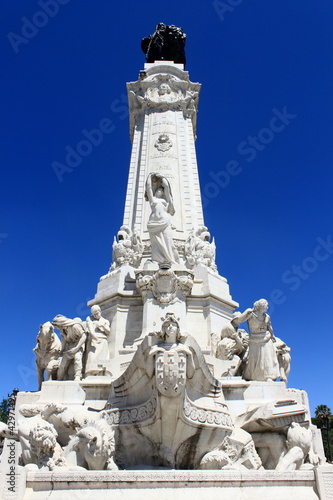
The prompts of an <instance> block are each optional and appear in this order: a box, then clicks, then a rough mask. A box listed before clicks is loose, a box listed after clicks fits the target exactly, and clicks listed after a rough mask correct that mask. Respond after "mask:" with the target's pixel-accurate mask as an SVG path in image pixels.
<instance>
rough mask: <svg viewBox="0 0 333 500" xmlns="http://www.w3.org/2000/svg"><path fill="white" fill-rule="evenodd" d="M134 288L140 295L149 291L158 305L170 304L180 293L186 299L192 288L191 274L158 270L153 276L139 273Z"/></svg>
mask: <svg viewBox="0 0 333 500" xmlns="http://www.w3.org/2000/svg"><path fill="white" fill-rule="evenodd" d="M136 286H137V289H138V290H139V291H140V293H141V294H143V293H146V292H147V291H151V293H152V294H153V297H154V299H155V300H156V301H157V302H158V303H159V304H171V303H172V302H173V301H174V300H175V299H176V297H177V293H178V292H181V293H182V295H183V296H185V297H187V296H188V295H189V294H190V293H191V290H192V287H193V274H192V273H177V274H176V273H175V272H174V271H172V270H171V269H159V270H158V271H157V272H156V273H154V274H153V275H150V274H142V273H139V274H138V275H137V278H136Z"/></svg>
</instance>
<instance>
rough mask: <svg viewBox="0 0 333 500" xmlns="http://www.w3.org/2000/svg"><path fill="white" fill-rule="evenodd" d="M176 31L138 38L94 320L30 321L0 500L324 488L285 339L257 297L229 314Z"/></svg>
mask: <svg viewBox="0 0 333 500" xmlns="http://www.w3.org/2000/svg"><path fill="white" fill-rule="evenodd" d="M185 41H186V35H185V34H184V33H183V31H182V29H181V28H177V27H175V26H166V25H164V24H162V23H160V24H158V25H157V27H156V29H155V31H154V33H153V34H152V35H150V36H149V37H147V38H145V39H143V41H142V48H143V50H144V52H145V54H146V59H147V62H146V64H145V66H144V69H143V70H142V71H140V74H139V79H138V80H137V81H135V82H131V83H128V84H127V89H128V99H129V110H130V136H131V140H132V154H131V160H130V168H129V177H128V185H127V193H126V201H125V211H124V218H123V221H122V222H120V224H119V225H120V229H119V232H118V234H117V237H115V240H114V243H113V247H112V258H113V262H112V264H111V266H110V269H109V271H108V272H107V273H106V274H105V275H104V276H102V277H101V278H100V280H99V283H98V285H97V292H96V295H95V297H94V299H93V300H91V301H90V303H89V306H90V307H91V315H90V316H88V317H87V318H86V319H82V318H73V319H71V318H67V317H65V316H63V315H61V314H57V313H58V311H57V310H56V309H57V308H56V305H55V316H54V318H50V321H48V322H47V323H45V324H44V325H41V326H40V329H39V333H38V336H37V345H36V347H35V349H34V351H35V353H36V364H37V372H38V384H39V390H38V391H37V392H27V393H18V395H17V398H16V413H15V415H14V414H13V416H12V419H13V421H12V424H10V422H9V423H8V426H6V425H3V426H2V427H1V429H0V430H1V433H2V436H4V437H5V438H6V441H5V445H4V452H3V455H2V462H1V473H2V474H1V481H0V489H1V498H10V499H11V498H17V499H24V500H28V499H29V500H37V499H38V500H40V499H44V498H45V499H46V498H48V499H51V500H64V499H67V498H71V499H72V498H88V497H90V496H91V495H93V496H94V498H95V499H96V500H99V499H104V498H105V497H106V495H108V494H109V495H110V497H112V498H113V499H115V500H117V499H120V498H124V497H125V496H126V498H129V499H132V498H133V499H134V498H136V499H137V498H141V497H143V495H145V497H147V498H153V497H155V496H156V495H158V496H159V497H160V498H162V499H164V498H165V499H167V498H170V497H171V498H173V499H176V500H178V499H180V498H182V499H183V500H184V499H185V500H186V499H190V498H191V499H193V498H194V499H196V498H201V497H202V495H205V496H207V498H212V499H214V498H224V499H225V500H228V499H233V500H237V499H244V498H247V499H257V498H259V497H260V496H262V497H263V498H270V499H273V500H274V499H276V500H277V499H279V500H280V499H282V498H288V497H291V498H293V499H295V500H315V499H322V500H324V499H332V498H333V466H330V465H328V464H326V463H325V462H326V461H325V457H324V453H323V446H322V441H321V435H320V432H319V431H318V429H317V428H316V427H315V426H313V425H312V424H311V419H310V413H309V405H308V400H307V395H306V393H305V392H304V391H301V390H297V389H290V388H288V387H287V378H288V374H289V371H290V359H291V358H290V349H289V348H288V346H287V344H286V343H285V342H284V341H283V340H281V339H279V338H278V337H276V336H275V334H274V331H273V327H272V324H271V320H270V317H269V315H268V314H267V309H268V303H267V301H266V300H265V299H260V300H257V301H256V302H255V303H254V305H253V307H250V308H248V309H246V310H245V311H244V312H240V311H236V312H235V310H236V309H237V308H238V303H237V302H235V301H234V300H233V298H232V297H231V295H230V291H229V285H228V282H227V279H226V278H225V277H222V276H221V275H220V274H219V272H218V269H217V266H216V263H215V252H216V247H215V242H214V239H211V235H210V232H209V230H208V228H207V227H206V226H205V222H204V215H203V210H202V203H201V196H200V186H199V178H198V168H197V161H196V152H195V138H196V120H197V111H198V101H199V93H200V87H201V86H200V84H199V83H193V82H191V81H190V80H189V75H188V72H187V71H185V70H184V64H185V52H184V46H185ZM245 322H247V324H248V329H247V330H245V329H243V328H240V327H241V326H242V325H243V324H244V323H245ZM285 340H286V341H287V339H285ZM44 378H45V380H44ZM8 467H9V469H8Z"/></svg>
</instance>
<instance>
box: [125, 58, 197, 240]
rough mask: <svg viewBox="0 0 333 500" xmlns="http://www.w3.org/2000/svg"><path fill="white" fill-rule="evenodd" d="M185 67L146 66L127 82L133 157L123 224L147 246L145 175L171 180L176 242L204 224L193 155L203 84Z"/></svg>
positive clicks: (147, 64)
mask: <svg viewBox="0 0 333 500" xmlns="http://www.w3.org/2000/svg"><path fill="white" fill-rule="evenodd" d="M183 67H184V66H183V64H175V63H173V62H171V61H156V62H154V63H146V64H145V68H144V70H143V71H141V72H140V76H139V80H137V81H136V82H131V83H128V84H127V89H128V97H129V109H130V136H131V140H132V144H133V145H132V155H131V163H130V170H129V177H128V186H127V194H126V202H125V212H124V220H123V224H124V225H126V226H129V227H130V228H131V229H132V230H133V229H134V228H135V229H136V230H137V231H138V232H139V233H140V235H141V238H142V240H143V241H144V242H149V234H148V230H147V222H148V218H149V212H150V207H149V205H148V204H147V203H146V202H145V183H146V179H147V176H148V175H149V174H150V173H152V172H156V173H157V174H161V175H163V176H164V177H165V178H167V179H168V181H169V182H170V185H171V188H172V193H173V199H174V205H175V207H174V208H175V215H174V217H173V221H172V224H173V226H174V228H175V229H174V238H175V240H176V241H177V242H178V245H179V246H180V245H181V242H182V243H184V242H185V240H186V238H187V236H188V233H189V232H190V231H191V230H192V228H193V227H199V226H202V225H203V224H204V220H203V211H202V203H201V195H200V186H199V177H198V167H197V160H196V152H195V145H194V142H195V133H196V118H197V110H198V99H199V92H200V87H201V85H200V84H199V83H192V82H190V80H189V76H188V72H187V71H184V69H183Z"/></svg>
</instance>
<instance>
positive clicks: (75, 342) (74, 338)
mask: <svg viewBox="0 0 333 500" xmlns="http://www.w3.org/2000/svg"><path fill="white" fill-rule="evenodd" d="M52 325H53V326H55V327H56V328H58V329H59V330H60V332H61V337H62V343H61V356H62V357H61V362H60V366H59V368H58V380H70V379H71V373H70V369H71V368H74V376H73V378H74V380H81V378H82V371H83V352H84V348H85V342H86V333H85V331H84V328H83V325H82V321H81V319H80V318H74V319H69V318H66V316H63V315H62V314H58V315H57V316H56V317H55V318H54V319H53V321H52Z"/></svg>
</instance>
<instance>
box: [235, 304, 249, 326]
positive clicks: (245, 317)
mask: <svg viewBox="0 0 333 500" xmlns="http://www.w3.org/2000/svg"><path fill="white" fill-rule="evenodd" d="M252 313H253V309H252V308H249V309H246V311H244V312H243V313H241V314H240V315H239V316H237V317H236V318H233V319H232V320H231V323H232V324H233V325H234V326H235V327H237V326H238V325H240V324H241V323H244V321H247V320H248V319H249V318H250V316H251V314H252Z"/></svg>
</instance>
